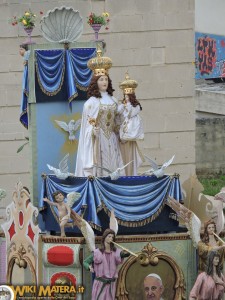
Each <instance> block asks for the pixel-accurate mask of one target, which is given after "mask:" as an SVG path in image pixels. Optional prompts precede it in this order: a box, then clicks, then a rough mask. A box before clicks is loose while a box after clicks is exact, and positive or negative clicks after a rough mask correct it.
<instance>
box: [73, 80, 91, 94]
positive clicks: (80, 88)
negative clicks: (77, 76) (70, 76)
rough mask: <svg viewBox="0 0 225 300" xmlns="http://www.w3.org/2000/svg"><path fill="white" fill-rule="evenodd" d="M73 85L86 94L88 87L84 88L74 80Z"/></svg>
mask: <svg viewBox="0 0 225 300" xmlns="http://www.w3.org/2000/svg"><path fill="white" fill-rule="evenodd" d="M75 84H76V87H77V88H78V89H79V90H81V91H84V92H86V91H87V90H88V87H85V86H83V85H80V84H79V83H78V82H77V81H76V80H75Z"/></svg>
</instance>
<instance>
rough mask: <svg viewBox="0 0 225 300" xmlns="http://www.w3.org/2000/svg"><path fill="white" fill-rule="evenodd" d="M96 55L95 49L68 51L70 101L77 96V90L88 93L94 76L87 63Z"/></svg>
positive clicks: (67, 71) (67, 77)
mask: <svg viewBox="0 0 225 300" xmlns="http://www.w3.org/2000/svg"><path fill="white" fill-rule="evenodd" d="M94 55H95V48H84V49H79V48H76V49H71V50H68V51H66V66H67V68H66V82H67V93H68V100H69V102H71V101H72V100H73V99H74V98H75V97H76V96H77V88H78V89H80V90H83V91H86V90H87V88H88V86H89V84H90V81H91V76H92V71H91V70H90V69H89V68H88V67H87V62H88V60H89V59H90V58H92V57H93V56H94Z"/></svg>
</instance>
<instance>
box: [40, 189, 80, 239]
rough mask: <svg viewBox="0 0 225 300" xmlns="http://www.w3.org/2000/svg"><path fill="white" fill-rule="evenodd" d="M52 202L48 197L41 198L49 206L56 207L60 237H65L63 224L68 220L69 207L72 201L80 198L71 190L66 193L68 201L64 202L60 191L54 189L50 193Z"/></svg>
mask: <svg viewBox="0 0 225 300" xmlns="http://www.w3.org/2000/svg"><path fill="white" fill-rule="evenodd" d="M52 197H53V199H54V202H52V201H50V200H49V199H48V198H44V199H43V200H44V201H45V202H47V203H48V204H49V205H51V206H56V207H57V209H58V215H59V225H60V229H61V237H66V234H65V225H66V223H67V222H68V221H69V220H70V217H71V207H72V205H73V204H74V202H75V201H76V200H77V199H79V198H80V194H79V193H76V192H72V193H70V194H68V195H67V198H68V201H67V203H66V202H65V196H64V195H63V193H62V192H61V191H55V192H54V193H53V194H52Z"/></svg>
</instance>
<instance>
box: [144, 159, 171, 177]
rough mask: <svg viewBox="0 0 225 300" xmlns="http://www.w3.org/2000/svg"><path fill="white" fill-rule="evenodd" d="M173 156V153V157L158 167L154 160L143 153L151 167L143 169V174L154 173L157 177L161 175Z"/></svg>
mask: <svg viewBox="0 0 225 300" xmlns="http://www.w3.org/2000/svg"><path fill="white" fill-rule="evenodd" d="M174 157H175V155H173V157H172V158H171V159H170V160H168V161H166V162H165V163H164V164H163V165H162V166H161V167H159V166H158V165H157V163H156V162H155V161H154V160H152V159H151V158H149V157H148V156H146V155H145V158H146V159H147V160H148V162H149V163H150V165H151V166H152V168H151V169H149V170H147V171H145V172H144V173H143V174H145V175H155V176H156V177H157V178H160V177H163V176H164V174H165V169H166V168H167V167H168V166H169V165H170V164H171V163H172V162H173V160H174Z"/></svg>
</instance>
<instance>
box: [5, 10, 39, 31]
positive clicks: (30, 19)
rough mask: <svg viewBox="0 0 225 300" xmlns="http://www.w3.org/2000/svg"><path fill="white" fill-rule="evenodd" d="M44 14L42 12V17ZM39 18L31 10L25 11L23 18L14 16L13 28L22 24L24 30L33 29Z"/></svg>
mask: <svg viewBox="0 0 225 300" xmlns="http://www.w3.org/2000/svg"><path fill="white" fill-rule="evenodd" d="M42 14H43V12H42V11H40V15H42ZM36 18H37V16H36V15H35V14H33V13H32V11H31V10H29V11H25V13H24V14H23V15H22V16H21V17H16V16H14V17H13V18H12V20H11V24H12V26H15V25H17V24H18V23H21V24H22V25H23V27H24V28H27V29H31V28H34V26H35V21H36Z"/></svg>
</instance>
